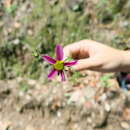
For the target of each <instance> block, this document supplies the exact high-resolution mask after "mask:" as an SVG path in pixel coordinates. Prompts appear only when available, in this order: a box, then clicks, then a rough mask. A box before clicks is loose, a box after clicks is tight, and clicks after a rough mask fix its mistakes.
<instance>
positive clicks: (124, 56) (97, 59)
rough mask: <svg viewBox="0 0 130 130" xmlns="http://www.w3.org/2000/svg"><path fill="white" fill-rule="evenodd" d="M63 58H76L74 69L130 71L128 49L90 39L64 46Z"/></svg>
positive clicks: (129, 52) (129, 53)
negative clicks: (120, 48) (119, 48)
mask: <svg viewBox="0 0 130 130" xmlns="http://www.w3.org/2000/svg"><path fill="white" fill-rule="evenodd" d="M64 55H65V58H67V57H72V58H74V59H77V60H78V63H77V64H76V65H75V66H74V67H73V69H75V70H85V69H88V70H93V71H99V72H130V51H122V50H118V49H115V48H112V47H109V46H107V45H104V44H102V43H98V42H96V41H92V40H82V41H79V42H75V43H72V44H70V45H68V46H65V47H64Z"/></svg>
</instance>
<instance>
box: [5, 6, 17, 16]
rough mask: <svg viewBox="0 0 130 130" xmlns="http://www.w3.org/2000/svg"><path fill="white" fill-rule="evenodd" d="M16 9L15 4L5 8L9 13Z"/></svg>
mask: <svg viewBox="0 0 130 130" xmlns="http://www.w3.org/2000/svg"><path fill="white" fill-rule="evenodd" d="M16 9H17V5H16V4H12V5H11V6H10V7H8V8H5V11H6V12H7V13H9V14H10V13H13V12H14V11H15V10H16Z"/></svg>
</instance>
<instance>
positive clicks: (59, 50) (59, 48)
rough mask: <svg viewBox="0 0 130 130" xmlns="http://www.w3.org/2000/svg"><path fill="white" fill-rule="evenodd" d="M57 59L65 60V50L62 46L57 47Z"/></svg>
mask: <svg viewBox="0 0 130 130" xmlns="http://www.w3.org/2000/svg"><path fill="white" fill-rule="evenodd" d="M56 59H57V60H62V59H63V48H62V46H61V45H59V44H58V45H56Z"/></svg>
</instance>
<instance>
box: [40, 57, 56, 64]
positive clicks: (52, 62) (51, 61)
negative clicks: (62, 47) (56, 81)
mask: <svg viewBox="0 0 130 130" xmlns="http://www.w3.org/2000/svg"><path fill="white" fill-rule="evenodd" d="M42 58H43V60H45V61H47V62H48V63H50V64H55V63H56V60H55V59H53V58H51V57H50V56H47V55H45V56H42Z"/></svg>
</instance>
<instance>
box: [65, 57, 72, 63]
mask: <svg viewBox="0 0 130 130" xmlns="http://www.w3.org/2000/svg"><path fill="white" fill-rule="evenodd" d="M72 60H73V59H72V58H71V57H68V58H66V59H65V60H64V61H66V62H69V61H72Z"/></svg>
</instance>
